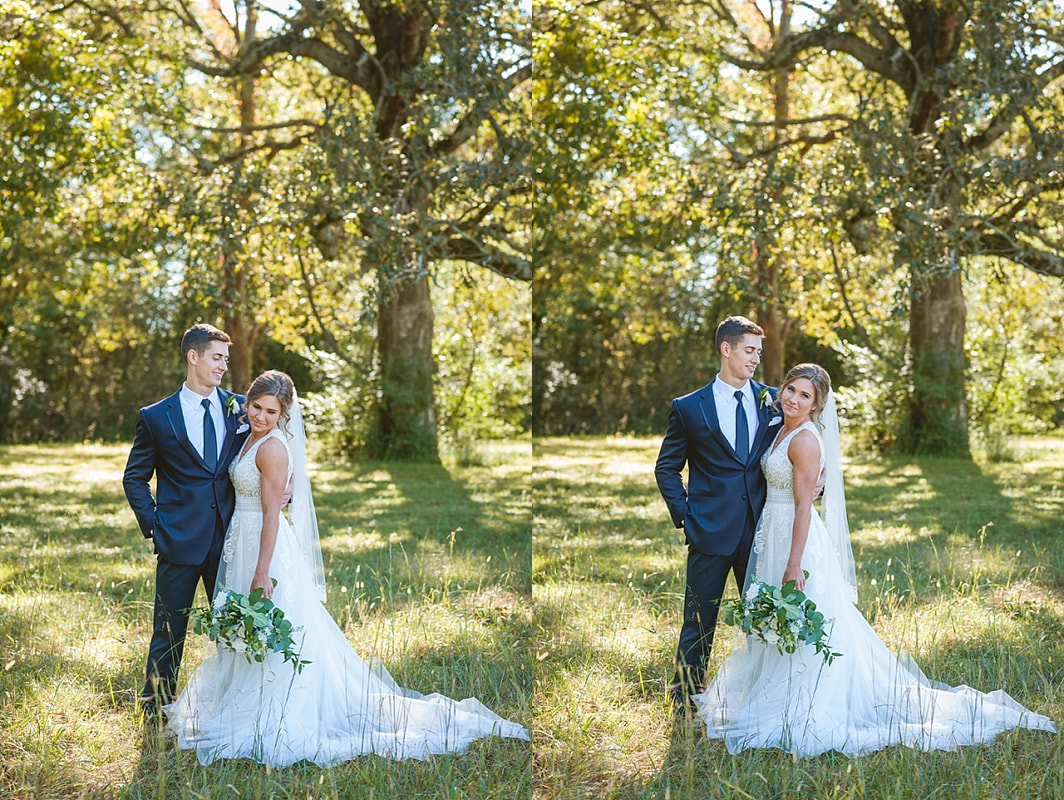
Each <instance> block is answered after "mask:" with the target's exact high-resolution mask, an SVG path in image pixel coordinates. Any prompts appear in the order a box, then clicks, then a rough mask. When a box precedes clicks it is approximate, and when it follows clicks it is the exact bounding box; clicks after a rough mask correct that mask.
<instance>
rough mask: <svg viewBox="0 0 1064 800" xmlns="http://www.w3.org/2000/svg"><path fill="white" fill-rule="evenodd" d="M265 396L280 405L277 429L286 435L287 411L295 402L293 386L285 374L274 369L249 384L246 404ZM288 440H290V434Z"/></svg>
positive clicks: (294, 388)
mask: <svg viewBox="0 0 1064 800" xmlns="http://www.w3.org/2000/svg"><path fill="white" fill-rule="evenodd" d="M267 395H269V396H270V397H276V398H277V402H279V403H280V404H281V418H280V419H279V420H278V422H277V427H278V428H280V429H281V430H282V431H284V432H285V433H286V434H288V420H289V419H291V417H290V415H289V413H288V410H289V409H290V408H291V407H292V401H293V400H295V396H296V387H295V384H294V383H292V379H291V378H289V377H288V375H286V374H285V373H283V372H281V371H279V370H276V369H268V370H266V371H265V372H264V373H262V374H261V375H259V377H257V378H255V380H253V381H252V382H251V386H249V387H248V391H247V402H248V403H250V402H251V401H252V400H254V399H255V398H256V397H266V396H267ZM289 438H291V435H290V434H289Z"/></svg>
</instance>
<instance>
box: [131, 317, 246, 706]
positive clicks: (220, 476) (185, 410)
mask: <svg viewBox="0 0 1064 800" xmlns="http://www.w3.org/2000/svg"><path fill="white" fill-rule="evenodd" d="M231 342H232V340H231V339H230V338H229V336H228V334H226V333H225V332H223V331H220V330H218V329H217V328H215V327H214V326H212V325H204V324H199V325H193V326H192V327H191V328H189V329H188V330H187V331H185V335H184V337H183V338H182V339H181V357H182V358H183V359H184V361H185V366H186V367H187V374H186V378H185V383H184V385H183V386H182V387H181V388H180V389H179V390H178V391H176V392H174V393H173V394H172V395H170V396H169V397H167V398H165V399H164V400H160V401H159V402H158V403H155V404H154V405H151V406H148V407H147V408H142V409H141V410H140V414H139V416H138V418H137V433H136V438H135V439H134V441H133V449H132V450H130V452H129V460H128V461H127V462H126V471H125V473H124V475H123V476H122V486H123V488H124V489H125V492H126V499H127V500H129V505H130V506H132V508H133V511H134V513H135V514H136V515H137V522H138V523H139V524H140V530H141V532H142V533H143V534H144V536H145V538H147V539H151V540H152V541H153V542H154V545H155V554H156V556H157V562H156V567H155V614H154V624H153V631H152V638H151V644H150V645H149V647H148V666H147V680H146V681H145V684H144V690H143V691H142V692H141V694H140V703H141V707H142V708H143V710H144V712H145V714H146V716H147V718H148V719H153V718H154V717H155V715H156V714H157V713H158V711H159V707H160V706H161V705H165V704H166V703H169V702H171V701H172V700H173V698H174V695H175V693H176V690H177V673H178V670H179V669H180V667H181V653H182V651H183V649H184V645H185V631H186V629H187V628H188V617H187V616H186V614H185V609H187V608H189V607H191V606H192V603H193V600H194V599H195V596H196V584H197V583H198V582H199V581H201V580H202V581H203V586H204V588H205V589H206V590H207V597H208V600H209V599H210V598H211V594H212V593H213V592H214V582H215V579H216V577H217V575H218V562H219V559H220V557H221V552H222V540H223V538H224V536H225V529H226V527H227V526H228V524H229V518H230V517H231V516H232V515H233V507H234V505H235V502H236V501H235V497H234V494H233V487H232V484H230V482H229V471H228V470H229V462H230V461H231V460H232V459H233V456H234V455H235V454H236V453H237V452H239V451H240V447H241V446H242V445H243V443H244V440H245V439H246V438H247V435H248V425H247V423H246V422H245V423H244V424H242V425H239V427H238V424H237V422H238V416H239V414H240V411H241V408H242V404H243V400H244V398H243V397H241V396H239V395H235V394H233V393H231V392H227V391H225V390H224V389H222V388H220V384H221V382H222V376H223V375H225V372H226V370H227V369H229V345H230V343H231ZM153 474H154V476H155V481H156V491H155V496H154V497H153V496H152V492H151V486H150V485H149V481H150V480H151V478H152V475H153Z"/></svg>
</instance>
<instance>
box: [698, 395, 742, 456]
mask: <svg viewBox="0 0 1064 800" xmlns="http://www.w3.org/2000/svg"><path fill="white" fill-rule="evenodd" d="M698 401H699V402H698V407H699V409H700V410H701V411H702V418H703V419H704V420H705V421H706V425H708V426H709V430H710V432H711V433H712V434H713V435H714V436H716V437H717V438H718V439H720V442H721V444H722V445H723V446H724V449H725V450H727V451H728V452H729V453H731V454H732V457H733V458H734V459H735V460H736V461H738V462H739V463H742V459H740V458H739V456H737V455H736V454H735V448H734V447H732V445H731V443H730V442H729V441H728V437H727V436H725V435H724V431H722V430H721V429H720V417H719V416H718V415H717V395H716V393H715V392H714V391H713V382H712V381H710V382H709V383H708V384H706V386H704V387H703V388H702V391H701V392H700V393H699V395H698Z"/></svg>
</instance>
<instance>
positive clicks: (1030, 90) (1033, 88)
mask: <svg viewBox="0 0 1064 800" xmlns="http://www.w3.org/2000/svg"><path fill="white" fill-rule="evenodd" d="M1062 75H1064V61H1058V62H1057V63H1055V64H1053V65H1051V66H1050V67H1048V68H1047V69H1045V70H1044V71H1043V72H1042V73H1041V74H1040V75H1039V76H1038V80H1037V82H1036V83H1034V84H1033V85H1030V86H1028V87H1027V91H1025V92H1023V93H1020V94H1016V95H1012V96H1011V97H1009V99H1008V102H1006V103H1005V105H1004V107H1003V108H1002V109H1001V110H1000V111H999V112H998V113H997V114H995V115H994V117H993V118H992V119H991V120H990V122H989V123H987V126H986V128H984V129H983V130H982V131H981V132H980V133H978V134H976V135H975V136H973V137H972V138H970V139H968V140H967V141H966V142H964V144H963V145H962V150H963V151H964V152H966V153H973V152H977V151H979V150H985V149H986V148H988V147H989V146H990V145H992V144H993V143H994V142H996V141H997V140H998V139H1000V138H1001V137H1002V136H1004V135H1005V132H1006V131H1008V129H1009V128H1011V127H1012V123H1013V122H1014V121H1015V120H1016V117H1018V116H1019V115H1021V114H1022V113H1024V111H1026V109H1027V106H1028V104H1029V103H1030V102H1031V101H1032V100H1033V99H1034V97H1035V96H1036V95H1038V94H1040V93H1041V92H1042V91H1043V90H1044V89H1045V88H1046V86H1048V85H1049V84H1050V83H1051V82H1052V81H1054V80H1056V79H1057V78H1059V77H1061V76H1062Z"/></svg>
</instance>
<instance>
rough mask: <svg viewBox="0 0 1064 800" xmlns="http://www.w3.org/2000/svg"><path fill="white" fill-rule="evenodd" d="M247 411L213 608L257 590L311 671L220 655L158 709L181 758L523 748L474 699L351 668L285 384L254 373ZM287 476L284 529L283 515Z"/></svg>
mask: <svg viewBox="0 0 1064 800" xmlns="http://www.w3.org/2000/svg"><path fill="white" fill-rule="evenodd" d="M245 407H246V410H247V415H248V422H249V424H250V426H251V434H250V436H249V437H248V440H247V443H246V445H245V447H244V448H243V450H242V452H241V453H240V455H239V456H238V457H237V458H236V459H235V460H234V461H233V463H232V465H231V466H230V468H229V476H230V478H231V479H232V482H233V486H234V488H235V489H236V511H235V512H234V514H233V518H232V521H231V522H230V525H229V530H228V531H227V532H226V536H225V544H224V545H223V549H222V564H221V567H220V570H219V575H218V584H217V588H216V591H215V597H216V598H219V595H221V594H222V593H223V592H224V590H232V591H235V592H239V593H240V594H249V593H250V592H251V591H253V590H255V589H262V590H263V595H264V596H265V597H268V598H271V599H272V600H273V602H274V603H275V604H276V605H277V607H279V608H280V609H282V610H283V611H284V614H285V618H286V619H288V620H291V622H292V623H293V625H294V626H295V630H296V632H295V633H293V639H294V640H295V641H294V648H295V649H297V650H299V651H300V652H299V657H300V659H301V660H303V661H309V662H310V663H309V664H307V665H306V666H305V667H304V668H303V669H302V671H297V670H296V669H294V667H293V665H292V664H289V663H285V662H284V661H283V654H281V653H274V654H271V655H269V656H267V657H266V660H265V661H263V662H261V663H250V662H249V661H248V660H247V659H246V658H245V657H244V655H242V654H239V653H236V652H234V651H233V650H231V649H228V648H223V647H220V646H219V647H218V648H217V650H216V652H214V653H213V654H212V655H210V656H209V657H208V658H207V659H206V660H205V661H204V663H203V664H202V665H201V666H200V668H199V669H198V670H196V672H195V674H194V675H193V676H192V678H191V679H190V680H189V682H188V685H187V686H186V687H185V690H184V692H182V693H181V695H180V696H179V697H178V698H177V699H176V700H175V701H174V702H173V703H172V704H170V705H168V706H166V707H165V711H166V715H167V719H168V724H169V725H170V726H171V728H173V730H174V731H175V732H176V734H177V741H178V744H179V746H180V747H182V748H186V749H194V750H195V751H196V754H197V756H198V757H199V760H200V761H201V762H202V763H204V764H206V763H210V762H212V761H214V760H216V759H219V758H251V759H254V760H256V761H259V762H262V763H268V764H271V765H273V766H285V765H288V764H292V763H295V762H297V761H301V760H307V761H313V762H315V763H316V764H319V765H322V766H327V765H331V764H336V763H339V762H341V761H346V760H349V759H353V758H356V757H358V756H360V755H363V754H366V753H377V754H380V755H383V756H387V757H389V758H396V759H406V758H418V759H423V758H426V757H427V756H430V755H433V754H437V753H448V752H460V751H462V750H464V749H465V748H466V747H468V745H469V744H470V742H472V741H473V740H475V739H479V738H481V737H485V736H491V735H497V736H506V737H515V738H519V739H525V740H527V739H528V738H529V737H528V732H527V731H526V730H525V729H524V728H523V727H522V726H520V725H518V724H517V723H515V722H510V721H508V720H505V719H502V718H501V717H499V716H498V715H496V714H494V713H493V712H492V711H490V710H489V709H488V708H487V707H486V706H484V705H483V704H482V703H480V701H478V700H476V699H475V698H468V699H466V700H462V701H455V700H452V699H450V698H447V697H444V696H442V695H438V694H430V695H420V694H418V693H417V692H413V691H410V690H407V689H403V688H401V687H399V686H398V685H397V684H396V683H395V681H394V680H392V678H391V676H390V675H388V673H387V672H385V671H384V670H383V669H376V670H371V669H370V667H369V666H368V665H367V664H366V663H365V662H364V661H363V660H362V659H361V658H359V656H358V655H357V654H356V653H355V651H354V650H353V649H352V648H351V645H350V644H349V643H348V641H347V639H346V637H345V636H344V634H343V631H341V630H340V628H339V627H338V626H337V625H336V623H335V622H334V621H333V618H332V617H331V616H330V615H329V612H328V611H327V610H326V609H325V606H324V605H322V601H324V599H325V574H324V569H323V566H322V558H321V545H320V543H319V541H318V528H317V522H316V519H315V516H314V505H313V500H312V498H311V494H310V481H309V480H308V477H307V467H306V435H305V431H304V428H303V419H302V414H301V411H300V407H299V400H298V398H297V397H296V392H295V387H294V386H293V384H292V379H291V378H289V377H288V376H287V375H286V374H284V373H283V372H277V371H273V370H271V371H269V372H265V373H263V374H262V375H260V376H259V377H257V378H256V379H255V380H254V381H253V382H252V384H251V387H250V388H249V389H248V393H247V401H246V406H245ZM290 476H292V477H293V495H292V508H291V512H290V516H291V520H292V522H291V524H289V522H288V521H287V520H286V519H285V517H284V515H282V514H281V499H282V495H283V494H284V490H285V485H286V483H287V481H288V478H289V477H290ZM274 581H276V588H275V587H274ZM216 602H217V600H216Z"/></svg>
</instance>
